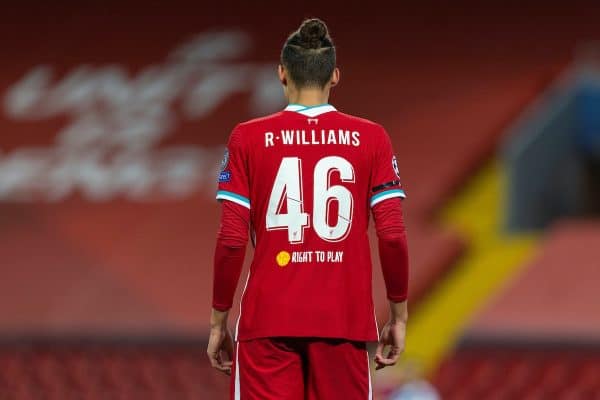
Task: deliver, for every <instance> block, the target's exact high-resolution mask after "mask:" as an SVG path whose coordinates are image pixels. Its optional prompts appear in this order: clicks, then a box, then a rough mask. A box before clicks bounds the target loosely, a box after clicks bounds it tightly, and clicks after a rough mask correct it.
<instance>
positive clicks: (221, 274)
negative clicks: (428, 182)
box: [207, 128, 250, 374]
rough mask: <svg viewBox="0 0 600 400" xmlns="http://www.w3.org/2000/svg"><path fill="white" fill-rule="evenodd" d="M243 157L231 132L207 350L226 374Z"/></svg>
mask: <svg viewBox="0 0 600 400" xmlns="http://www.w3.org/2000/svg"><path fill="white" fill-rule="evenodd" d="M246 155H247V154H246V151H245V149H244V145H243V141H242V137H241V133H240V131H239V129H238V128H236V129H234V130H233V132H232V133H231V136H230V139H229V143H228V145H227V151H226V152H225V157H224V159H223V163H222V165H221V172H220V174H219V190H218V191H217V199H218V200H219V201H220V202H221V203H222V213H221V225H220V229H219V232H218V234H217V243H216V246H215V256H214V278H213V279H214V280H213V301H212V312H211V318H210V337H209V341H208V349H207V353H208V357H209V359H210V362H211V364H212V366H213V367H215V368H216V369H218V370H220V371H223V372H225V373H227V374H229V373H230V372H231V359H232V355H233V354H232V353H233V340H232V337H231V334H230V332H229V330H228V329H227V318H228V316H229V310H230V309H231V306H232V303H233V296H234V294H235V289H236V287H237V283H238V281H239V278H240V274H241V272H242V265H243V264H244V255H245V253H246V244H247V242H248V227H249V224H250V200H249V195H248V177H247V171H246ZM223 353H225V354H226V355H227V356H228V357H229V361H225V360H224V359H223Z"/></svg>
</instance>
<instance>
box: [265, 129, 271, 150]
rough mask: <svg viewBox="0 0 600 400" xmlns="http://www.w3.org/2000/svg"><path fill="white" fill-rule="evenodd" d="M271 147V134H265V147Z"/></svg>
mask: <svg viewBox="0 0 600 400" xmlns="http://www.w3.org/2000/svg"><path fill="white" fill-rule="evenodd" d="M270 146H273V132H265V147H270Z"/></svg>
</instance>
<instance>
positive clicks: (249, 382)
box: [231, 338, 372, 400]
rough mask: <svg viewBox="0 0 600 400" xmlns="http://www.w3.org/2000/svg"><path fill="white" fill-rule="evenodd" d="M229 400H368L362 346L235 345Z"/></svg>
mask: <svg viewBox="0 0 600 400" xmlns="http://www.w3.org/2000/svg"><path fill="white" fill-rule="evenodd" d="M234 360H235V362H234V365H233V371H232V374H231V398H232V399H233V400H255V399H256V400H270V399H273V400H338V399H342V400H360V399H364V400H370V399H372V390H371V376H370V373H369V357H368V354H367V349H366V344H365V343H364V342H350V341H347V340H341V339H318V338H265V339H255V340H249V341H241V342H238V343H237V344H236V350H235V356H234Z"/></svg>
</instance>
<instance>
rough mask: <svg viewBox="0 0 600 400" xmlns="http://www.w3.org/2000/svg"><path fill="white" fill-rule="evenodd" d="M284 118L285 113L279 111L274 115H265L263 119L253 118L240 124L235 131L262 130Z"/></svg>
mask: <svg viewBox="0 0 600 400" xmlns="http://www.w3.org/2000/svg"><path fill="white" fill-rule="evenodd" d="M282 116H283V111H278V112H276V113H273V114H269V115H265V116H262V117H257V118H252V119H250V120H247V121H243V122H240V123H239V124H237V125H236V127H235V129H237V130H252V129H256V128H261V127H263V126H264V125H268V124H270V123H272V122H273V121H276V120H277V119H279V118H281V117H282Z"/></svg>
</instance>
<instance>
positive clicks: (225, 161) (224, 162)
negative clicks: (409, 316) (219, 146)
mask: <svg viewBox="0 0 600 400" xmlns="http://www.w3.org/2000/svg"><path fill="white" fill-rule="evenodd" d="M227 164H229V149H225V154H223V159H222V160H221V170H220V172H223V171H225V168H227Z"/></svg>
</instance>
